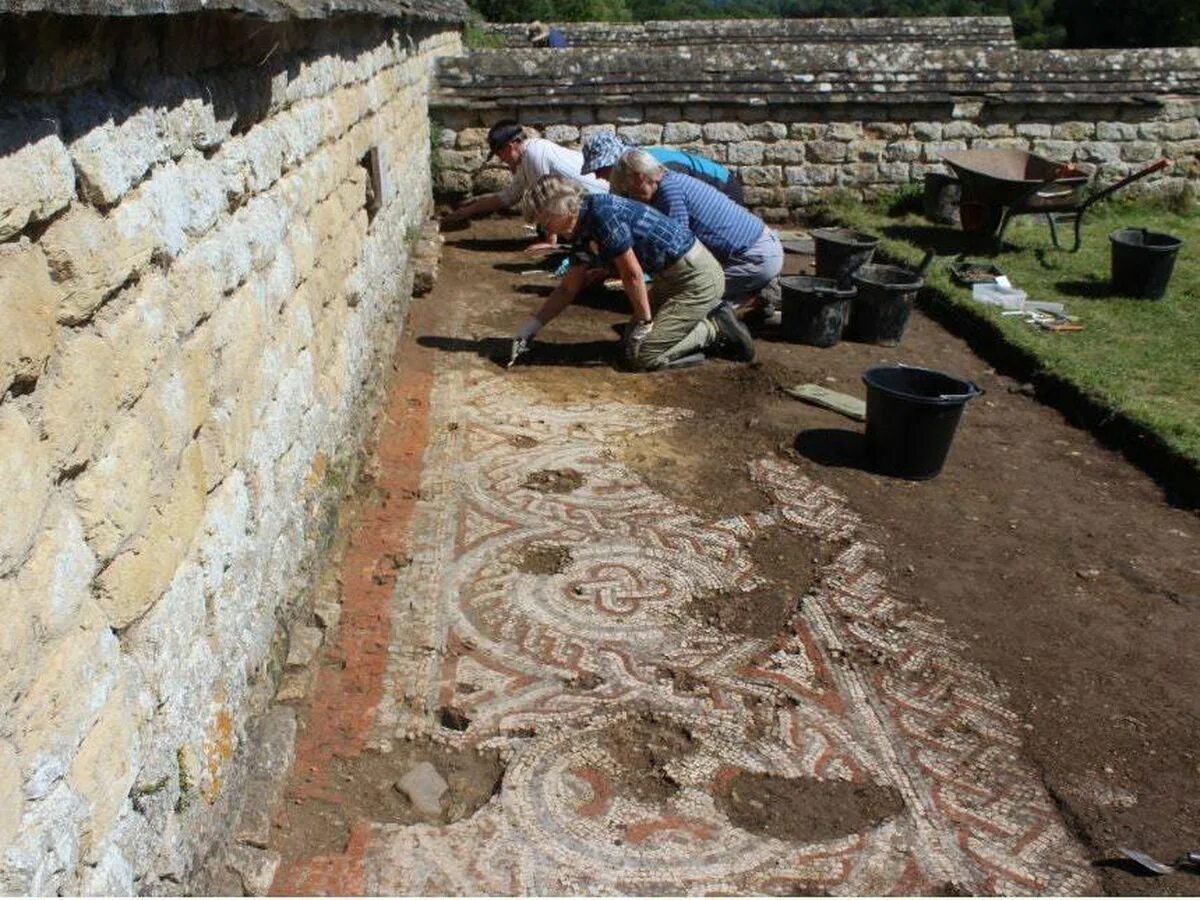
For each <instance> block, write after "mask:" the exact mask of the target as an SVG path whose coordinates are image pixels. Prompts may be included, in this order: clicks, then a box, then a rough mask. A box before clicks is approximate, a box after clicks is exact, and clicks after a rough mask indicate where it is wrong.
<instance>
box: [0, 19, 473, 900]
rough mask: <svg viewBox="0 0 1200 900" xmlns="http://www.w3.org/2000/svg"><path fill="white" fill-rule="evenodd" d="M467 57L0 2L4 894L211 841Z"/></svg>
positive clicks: (322, 527)
mask: <svg viewBox="0 0 1200 900" xmlns="http://www.w3.org/2000/svg"><path fill="white" fill-rule="evenodd" d="M376 5H378V4H376ZM459 48H460V43H459V34H458V24H457V23H446V22H438V21H430V20H415V19H409V20H399V19H385V18H380V17H368V16H365V15H352V14H343V15H341V16H339V17H336V18H333V19H330V20H328V21H283V22H277V23H271V22H265V21H263V20H261V19H256V18H254V17H248V16H244V15H238V14H233V13H199V14H194V15H178V16H162V15H160V16H154V17H145V18H139V17H127V18H86V17H79V16H56V15H49V14H46V15H36V16H17V15H4V14H0V73H2V74H0V79H2V80H0V322H2V323H3V326H2V328H0V485H2V487H0V490H2V491H3V498H4V502H3V508H4V515H3V517H0V621H2V622H3V623H4V624H3V626H2V627H0V659H2V660H3V666H0V711H2V713H3V715H2V717H0V892H4V893H17V894H54V893H66V894H93V893H118V894H129V893H155V894H163V893H177V892H179V891H180V890H182V889H183V888H182V885H185V884H186V881H187V878H188V876H189V874H190V872H191V871H192V869H193V867H194V866H195V864H196V861H197V857H198V855H199V854H201V853H202V852H203V851H204V850H205V848H206V847H207V846H208V845H209V844H210V843H211V842H212V841H214V840H216V839H217V838H218V837H220V836H221V834H220V832H221V829H222V828H223V827H224V824H225V822H226V819H227V817H226V816H223V814H222V812H223V810H226V809H227V808H228V807H229V804H230V803H231V802H233V798H231V795H232V794H236V792H237V788H236V785H237V784H238V778H239V769H238V765H239V763H238V760H240V759H241V755H242V751H243V749H244V745H245V744H246V736H247V728H248V727H249V724H248V723H250V722H251V721H252V718H253V716H254V714H255V713H257V712H259V711H261V710H262V709H263V708H264V707H265V705H266V703H267V702H268V701H269V699H270V697H271V695H272V693H273V690H274V686H275V684H276V681H277V678H278V675H279V670H280V668H281V667H282V665H283V660H284V658H285V657H286V653H287V641H286V634H287V628H288V626H289V625H290V624H291V623H292V620H293V619H295V618H296V617H297V616H298V615H303V614H304V613H305V609H304V602H305V596H306V594H307V588H308V586H309V583H310V579H311V577H312V576H311V572H312V567H313V562H314V560H315V558H316V557H317V556H318V555H319V553H320V551H321V549H322V547H323V546H324V544H325V542H326V541H327V539H328V536H329V532H330V530H331V527H332V518H331V516H332V510H333V509H334V506H335V504H336V503H337V501H338V500H339V499H340V497H341V496H342V494H343V493H344V490H345V487H346V483H347V480H348V479H349V478H351V477H353V474H354V472H355V466H356V465H357V459H358V453H359V452H360V450H361V447H362V442H363V438H364V434H365V431H366V428H367V426H368V424H369V419H370V415H371V413H372V412H373V407H372V398H373V397H374V396H375V395H376V393H377V389H378V387H379V386H380V384H381V381H382V378H383V373H384V371H385V370H386V369H387V363H388V362H389V360H390V351H391V350H392V348H393V347H394V344H395V341H396V339H397V336H398V333H399V330H400V328H401V325H402V320H403V314H404V312H405V309H406V304H407V300H408V298H409V296H410V285H411V272H410V265H409V257H410V251H411V248H412V246H413V244H414V242H415V239H416V237H417V234H418V232H419V230H420V226H421V223H422V222H423V220H424V219H425V217H426V216H427V215H428V213H429V210H430V205H431V196H430V172H429V120H428V114H427V108H426V101H427V96H428V88H429V76H430V68H431V59H432V57H433V56H434V55H435V54H441V53H453V52H458V50H459ZM376 160H377V164H376ZM375 173H378V177H376V175H375Z"/></svg>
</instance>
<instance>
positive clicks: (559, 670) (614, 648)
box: [362, 368, 1096, 895]
mask: <svg viewBox="0 0 1200 900" xmlns="http://www.w3.org/2000/svg"><path fill="white" fill-rule="evenodd" d="M494 372H495V370H489V371H487V372H484V371H483V370H482V369H480V368H476V369H473V370H469V371H467V372H465V373H464V372H461V371H458V372H443V373H441V374H439V375H437V376H436V378H435V380H434V385H433V389H432V395H431V398H430V416H431V419H430V434H431V435H432V439H431V444H430V447H429V450H428V452H427V454H426V458H425V469H424V475H423V478H422V484H421V489H420V492H419V500H418V502H417V505H416V510H415V515H414V519H413V526H412V534H413V537H412V543H411V548H412V550H413V553H412V562H411V564H410V565H408V566H406V567H405V568H404V569H403V571H402V573H401V577H400V579H399V581H398V582H397V584H396V590H395V593H394V597H393V602H394V608H393V625H392V635H393V637H392V646H391V653H390V663H389V669H388V672H387V675H386V682H385V690H384V696H383V699H382V701H381V703H380V707H379V711H378V715H377V718H376V720H375V723H374V726H373V730H372V733H371V743H372V744H373V745H375V746H377V747H379V748H381V749H387V748H389V746H390V745H391V744H392V743H393V742H395V741H398V740H403V739H404V738H405V737H406V736H410V735H427V734H429V733H436V734H437V735H438V736H439V739H441V740H444V741H446V742H447V743H448V744H451V745H453V746H456V747H463V746H482V747H488V748H494V749H498V750H500V751H501V752H502V754H503V755H504V757H505V759H506V761H507V770H506V773H505V776H504V780H503V785H502V789H501V790H500V791H499V792H498V793H497V794H496V795H495V796H494V797H492V799H491V800H490V801H489V802H488V803H487V804H486V805H485V806H484V807H483V808H482V809H480V810H478V811H477V812H476V813H475V814H474V815H472V816H470V817H469V818H465V819H462V820H460V821H458V822H456V823H454V824H452V825H449V826H445V827H434V826H424V825H422V826H404V827H402V826H396V825H386V824H373V825H370V826H369V827H368V828H367V829H366V833H365V835H363V837H364V838H365V851H364V853H365V858H364V864H365V882H364V883H363V884H362V887H363V888H364V889H365V890H366V892H367V893H372V894H473V895H478V894H509V893H524V894H540V895H553V894H574V893H578V894H643V895H644V894H663V893H670V894H700V893H793V892H804V893H821V892H828V893H831V894H844V895H853V894H858V895H863V894H888V893H900V894H913V893H923V892H940V891H944V890H947V889H951V888H952V889H955V890H958V891H966V892H970V893H981V894H988V893H999V894H1074V893H1087V892H1094V891H1095V890H1096V885H1095V883H1094V882H1093V881H1092V879H1091V875H1090V873H1089V869H1088V866H1087V863H1086V861H1085V860H1084V859H1083V858H1082V856H1081V854H1080V851H1079V849H1078V848H1077V846H1076V845H1075V844H1074V842H1073V841H1072V839H1071V838H1070V837H1069V836H1068V834H1067V832H1066V831H1065V829H1064V827H1063V825H1062V823H1061V821H1060V820H1059V818H1058V815H1057V813H1056V811H1055V808H1054V806H1053V804H1052V803H1051V801H1050V798H1049V797H1048V796H1047V795H1046V792H1045V790H1044V789H1043V787H1042V785H1041V783H1040V782H1039V780H1038V778H1037V776H1036V773H1035V772H1033V771H1032V770H1031V769H1030V768H1029V767H1028V765H1027V764H1026V763H1025V762H1023V760H1022V759H1021V756H1020V744H1021V737H1020V735H1021V724H1020V722H1018V721H1017V720H1016V719H1015V718H1014V716H1013V715H1012V714H1010V713H1009V712H1008V711H1007V710H1006V708H1005V706H1004V700H1003V696H1002V695H1001V694H1000V693H999V692H998V690H997V688H996V686H995V685H994V684H993V683H992V682H991V681H990V680H989V679H988V678H987V676H986V675H985V674H984V673H982V672H980V671H977V670H975V669H973V668H972V667H970V666H968V665H966V664H965V663H963V662H962V661H961V660H960V659H959V658H958V657H957V654H956V648H955V646H954V645H953V644H952V643H951V642H950V641H949V640H948V639H947V638H946V636H945V635H943V634H942V633H941V631H940V630H939V624H938V623H937V622H936V621H933V620H930V619H929V618H927V617H924V616H922V615H921V614H919V613H915V612H913V611H911V610H908V609H905V608H902V607H901V606H900V605H899V604H897V603H896V602H895V601H894V600H893V598H891V597H890V596H889V595H888V590H887V586H886V584H885V583H884V581H883V579H882V577H881V576H880V575H879V574H878V573H877V571H875V570H874V569H873V567H872V562H871V561H872V560H873V559H877V558H878V552H877V550H876V549H875V548H873V547H871V546H870V545H869V544H868V543H866V542H865V541H863V540H862V539H861V538H860V536H859V533H858V532H859V526H858V519H857V517H856V515H855V512H854V511H853V510H851V509H848V508H847V507H846V505H845V503H844V502H843V500H842V499H841V498H840V497H838V496H837V495H835V494H833V493H832V492H831V491H829V490H828V489H825V488H823V487H822V486H820V485H818V484H815V483H813V482H812V481H810V480H808V479H807V478H805V477H803V476H802V475H801V473H800V472H799V470H798V469H796V468H794V467H792V466H791V465H790V464H788V463H785V462H783V461H776V460H759V461H755V462H753V463H751V470H752V471H751V474H752V477H753V479H754V480H755V481H756V482H757V484H758V485H759V486H760V487H761V488H762V489H763V491H764V492H765V494H766V495H767V496H769V498H770V503H769V504H768V505H767V506H766V507H765V508H763V509H762V510H760V511H758V512H756V513H753V514H750V515H745V516H735V517H731V518H726V519H721V520H715V521H714V520H709V519H706V518H704V517H702V516H700V515H699V514H698V513H697V512H695V511H694V510H691V509H687V508H684V507H681V506H679V505H676V504H675V503H673V502H672V501H670V500H669V499H667V498H665V497H663V496H661V495H659V494H656V493H655V492H654V491H652V490H650V489H649V488H648V487H647V486H646V485H645V484H644V483H642V482H640V481H639V480H638V478H637V477H636V476H635V475H634V474H633V473H632V472H631V471H629V470H628V469H627V468H625V467H624V466H623V465H622V464H621V463H620V462H619V460H618V458H617V456H616V455H615V454H614V453H613V452H612V450H611V447H612V445H613V442H614V441H615V440H618V439H619V438H620V437H621V436H622V435H628V434H635V433H646V432H649V431H652V430H655V429H663V428H668V427H670V425H671V423H672V421H673V420H674V419H675V418H676V417H677V416H679V415H681V413H677V412H674V411H671V410H665V409H654V408H648V407H637V406H629V405H616V404H606V403H592V404H588V403H583V404H578V405H572V406H561V405H557V406H549V405H545V404H544V403H543V402H542V401H541V400H540V399H539V397H538V396H536V395H535V394H534V393H533V392H532V390H531V389H530V388H528V387H527V386H526V385H525V384H524V383H523V381H522V379H520V378H519V377H508V378H506V377H504V376H503V375H500V374H494ZM780 528H787V529H796V530H799V531H801V532H803V533H806V534H808V535H811V536H812V537H814V538H815V539H820V540H822V541H827V542H829V544H830V545H831V546H835V547H836V548H837V552H836V554H835V555H834V557H833V560H832V562H831V563H829V564H828V565H826V566H825V567H824V568H823V569H822V570H821V573H820V577H819V579H818V582H817V584H816V586H815V587H814V588H813V589H811V590H809V591H808V592H807V593H806V594H805V596H803V597H797V598H796V599H797V600H798V601H800V603H799V606H798V611H797V613H796V615H795V617H794V619H793V621H792V622H791V625H790V627H789V629H788V630H787V632H786V633H785V634H783V635H781V636H779V637H778V638H777V639H775V640H772V641H765V640H757V639H752V638H749V637H740V636H737V635H731V634H729V633H726V632H723V631H720V630H717V629H716V628H713V627H710V626H708V625H705V624H704V623H703V622H701V621H700V620H699V619H693V618H690V617H689V616H688V615H687V613H686V611H685V606H686V604H687V602H688V600H689V598H690V597H692V596H693V595H694V594H696V593H715V592H729V591H733V592H746V593H747V594H749V593H750V592H752V591H753V590H754V589H755V588H756V587H758V586H759V585H760V584H761V583H762V575H761V574H760V573H758V572H756V570H755V566H754V563H753V561H752V560H751V558H750V557H749V555H748V553H747V552H746V546H745V545H746V542H747V540H748V539H749V538H750V537H752V536H753V535H755V534H757V533H760V532H763V531H765V530H769V529H780ZM531 558H534V559H544V560H549V561H551V562H552V563H554V565H550V566H546V567H544V573H543V574H535V573H533V572H531V571H530V569H531V568H536V567H531V566H529V565H528V561H529V560H530V559H531ZM646 721H652V722H656V723H659V724H663V723H666V724H668V725H670V726H671V727H674V728H675V729H676V730H677V732H678V733H680V734H685V735H687V736H688V741H687V746H686V752H680V753H678V754H676V755H674V756H673V757H672V758H670V759H669V760H667V761H666V763H665V771H666V774H667V776H669V781H670V784H671V788H672V789H671V791H670V792H669V793H667V794H664V795H661V796H652V795H650V794H648V793H646V792H644V791H637V790H630V789H628V787H629V785H630V784H631V781H630V778H631V777H633V776H636V773H631V772H629V771H627V770H626V769H627V766H628V762H627V761H626V760H624V759H622V758H621V757H620V756H619V754H614V752H613V751H612V747H613V746H614V735H615V736H618V737H619V736H620V735H621V734H622V733H623V732H629V733H632V732H635V731H636V729H637V728H638V727H641V726H640V725H639V723H645V722H646ZM740 772H753V773H764V774H767V775H773V776H781V777H785V778H790V779H818V780H821V781H830V780H839V781H840V782H842V783H845V782H851V783H854V784H857V785H863V786H872V785H882V786H886V787H888V788H891V789H894V791H895V792H898V797H899V798H900V799H901V800H902V804H897V809H898V812H896V813H895V814H893V815H889V816H887V817H886V818H884V819H882V820H879V821H872V822H870V823H868V824H867V825H865V826H861V827H860V826H855V827H853V828H851V829H850V830H848V831H843V832H840V833H836V834H833V836H830V837H823V838H821V839H819V840H814V841H796V840H784V839H780V838H777V837H770V836H767V835H765V834H762V833H756V832H755V831H752V830H746V829H743V828H740V827H737V826H735V825H734V824H733V823H732V822H731V821H730V817H729V816H728V815H727V814H726V812H725V810H726V809H727V805H726V804H725V803H724V801H725V800H727V799H728V794H729V790H730V787H729V786H730V784H731V781H732V780H733V779H734V778H735V777H737V776H738V773H740ZM798 783H811V782H804V781H801V782H798Z"/></svg>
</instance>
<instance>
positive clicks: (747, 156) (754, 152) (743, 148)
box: [728, 141, 766, 166]
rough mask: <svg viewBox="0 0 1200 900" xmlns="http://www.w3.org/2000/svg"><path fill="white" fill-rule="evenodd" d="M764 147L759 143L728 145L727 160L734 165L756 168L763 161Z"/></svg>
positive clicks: (747, 142) (745, 142) (748, 142)
mask: <svg viewBox="0 0 1200 900" xmlns="http://www.w3.org/2000/svg"><path fill="white" fill-rule="evenodd" d="M765 149H766V145H765V144H763V143H761V142H759V141H744V142H742V143H740V144H730V145H729V153H728V160H729V162H731V163H733V164H734V165H743V166H757V165H759V164H760V163H761V162H762V161H763V151H764V150H765Z"/></svg>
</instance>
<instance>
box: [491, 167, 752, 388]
mask: <svg viewBox="0 0 1200 900" xmlns="http://www.w3.org/2000/svg"><path fill="white" fill-rule="evenodd" d="M522 205H523V208H524V211H525V217H526V218H527V219H529V220H530V221H533V222H536V223H537V224H538V225H541V226H542V227H543V228H545V229H546V231H548V232H549V233H551V234H556V235H558V236H560V237H562V238H564V239H566V240H569V241H570V242H571V244H572V247H573V255H578V256H579V257H582V259H583V264H581V265H572V266H571V268H569V269H568V270H567V274H566V275H564V276H563V279H562V281H561V282H559V285H558V287H556V288H555V289H554V290H553V291H552V292H551V294H550V296H548V297H547V298H546V299H545V300H544V301H543V302H542V305H541V306H540V307H539V308H538V310H537V312H536V313H534V314H533V315H532V316H530V317H529V318H527V319H526V320H525V321H524V322H523V323H522V324H521V326H520V327H519V328H518V329H517V333H516V337H515V338H514V339H513V341H512V347H511V352H510V355H509V360H508V364H509V365H510V366H511V365H512V364H513V363H514V362H516V361H517V360H518V358H519V357H520V356H521V355H522V354H524V353H525V352H527V351H528V349H529V344H530V341H532V340H533V337H534V335H536V334H537V333H538V332H539V331H540V330H541V329H542V327H543V326H544V325H546V324H548V323H549V322H550V321H551V320H553V319H554V318H555V317H556V316H557V315H558V314H559V313H561V312H562V311H563V310H564V309H566V308H567V306H569V305H570V303H571V302H572V301H573V300H574V299H575V297H576V295H577V294H578V293H579V291H580V290H582V289H583V287H584V286H585V285H586V283H587V281H588V277H589V272H590V271H591V270H592V269H593V268H595V267H604V268H607V267H609V266H612V267H613V268H615V269H616V271H617V273H618V274H619V275H620V277H621V286H622V287H623V288H624V289H625V294H626V296H628V298H629V304H630V306H631V307H632V310H633V317H632V319H631V320H630V322H629V325H628V326H627V328H626V329H625V358H626V361H627V362H628V364H629V366H630V367H631V368H633V369H635V370H639V371H648V370H652V369H660V368H663V367H664V366H669V365H671V364H672V363H674V362H676V361H678V360H680V359H684V358H687V357H691V356H696V355H698V354H699V353H700V352H701V351H704V352H707V353H713V352H716V353H719V354H722V355H725V356H728V357H730V358H732V359H735V360H739V361H741V362H750V361H752V360H753V359H754V342H753V340H752V338H751V337H750V332H749V331H747V330H746V326H745V325H743V324H742V323H741V322H739V321H738V320H737V318H736V317H735V316H734V314H733V312H732V311H731V310H730V309H729V307H727V306H726V305H724V304H723V303H721V292H722V289H723V287H724V278H723V277H722V275H721V265H720V263H718V262H717V261H716V260H715V259H713V256H712V254H711V253H709V252H708V250H706V249H705V248H704V245H703V244H701V243H700V241H698V240H696V237H695V235H693V234H692V233H691V232H690V231H688V230H687V229H686V228H684V227H683V226H682V225H680V224H679V223H678V222H676V221H675V220H673V219H669V218H667V217H666V216H664V215H663V214H662V213H660V212H658V211H657V210H655V209H653V208H652V207H649V206H647V205H645V204H644V203H636V202H634V201H632V200H627V199H625V198H624V197H614V196H612V195H610V194H591V193H588V192H587V190H586V189H585V188H584V187H583V186H582V185H580V184H579V183H578V182H576V181H573V180H571V179H569V178H564V177H562V176H559V175H545V176H543V177H542V178H540V179H538V181H537V182H536V183H535V184H534V185H533V187H531V188H530V189H529V190H528V191H526V192H525V196H524V198H523V200H522ZM645 274H649V275H652V276H653V278H654V280H653V283H652V284H650V285H649V287H647V285H646V281H645V278H644V277H643V276H644V275H645ZM698 358H699V359H702V358H703V357H702V356H701V357H698Z"/></svg>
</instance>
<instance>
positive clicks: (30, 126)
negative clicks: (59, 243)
mask: <svg viewBox="0 0 1200 900" xmlns="http://www.w3.org/2000/svg"><path fill="white" fill-rule="evenodd" d="M0 124H2V127H3V131H4V143H3V145H2V146H0V241H6V240H8V239H9V238H11V237H13V236H14V235H16V234H18V233H20V231H21V229H23V228H24V227H25V226H26V225H28V224H29V223H31V222H41V221H43V220H45V219H48V218H49V217H50V216H52V215H54V214H55V213H56V212H58V211H59V210H60V209H63V208H65V207H66V206H67V204H69V203H70V202H71V200H72V199H73V198H74V196H75V168H74V166H72V165H71V157H70V156H69V155H68V154H67V148H66V147H65V146H64V145H63V142H62V140H60V139H59V136H58V134H57V133H55V132H54V130H53V127H52V126H50V125H49V123H47V122H45V121H42V120H38V121H36V122H27V121H21V120H13V119H4V120H2V123H0Z"/></svg>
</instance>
